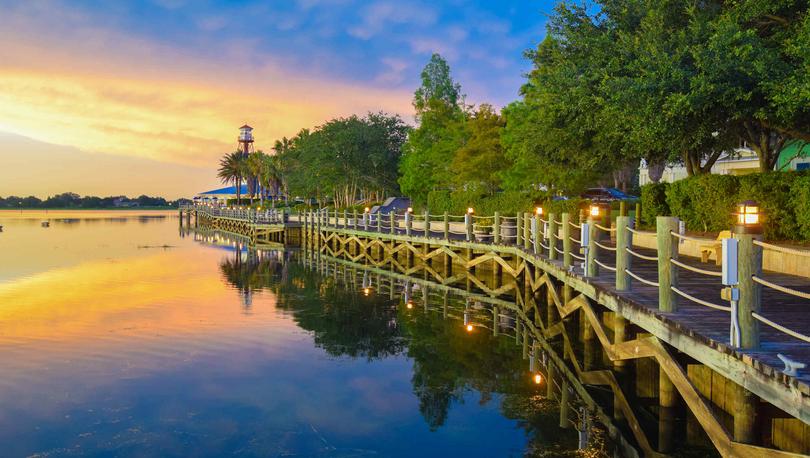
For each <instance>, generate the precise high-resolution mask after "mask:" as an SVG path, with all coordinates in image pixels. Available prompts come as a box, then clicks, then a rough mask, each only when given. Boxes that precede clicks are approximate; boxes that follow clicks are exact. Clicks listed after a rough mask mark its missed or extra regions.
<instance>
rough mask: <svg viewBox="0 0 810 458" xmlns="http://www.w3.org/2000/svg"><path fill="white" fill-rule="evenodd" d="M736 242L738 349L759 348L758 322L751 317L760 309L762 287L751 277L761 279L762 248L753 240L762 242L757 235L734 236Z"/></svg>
mask: <svg viewBox="0 0 810 458" xmlns="http://www.w3.org/2000/svg"><path fill="white" fill-rule="evenodd" d="M734 238H736V239H737V240H738V242H737V255H738V261H737V266H738V267H737V271H738V274H739V281H740V283H739V288H740V300H739V301H738V302H737V321H738V322H739V324H740V348H742V349H746V350H747V349H755V348H758V347H759V321H757V320H756V318H754V317H753V316H751V313H752V312H756V313H759V311H760V310H761V308H762V285H760V284H759V283H756V282H755V281H754V280H753V279H752V277H753V276H757V277H762V247H760V246H758V245H754V240H762V236H761V235H758V234H734Z"/></svg>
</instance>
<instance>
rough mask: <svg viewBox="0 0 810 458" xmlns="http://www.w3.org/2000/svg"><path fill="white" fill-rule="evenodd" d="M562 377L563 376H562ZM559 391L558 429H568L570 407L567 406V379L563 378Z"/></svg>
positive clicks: (569, 425)
mask: <svg viewBox="0 0 810 458" xmlns="http://www.w3.org/2000/svg"><path fill="white" fill-rule="evenodd" d="M563 377H565V376H564V375H563ZM560 391H561V393H560V428H564V429H568V428H570V427H571V420H570V418H571V416H570V414H569V410H570V407H569V405H568V379H565V378H563V382H562V384H560Z"/></svg>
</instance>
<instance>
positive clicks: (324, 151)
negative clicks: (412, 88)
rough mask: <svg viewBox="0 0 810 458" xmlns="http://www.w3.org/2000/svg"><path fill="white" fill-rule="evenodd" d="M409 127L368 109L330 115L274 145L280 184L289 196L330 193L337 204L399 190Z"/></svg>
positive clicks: (323, 197) (321, 197)
mask: <svg viewBox="0 0 810 458" xmlns="http://www.w3.org/2000/svg"><path fill="white" fill-rule="evenodd" d="M408 130H409V128H408V126H406V125H405V123H404V122H403V121H402V119H401V118H400V117H399V116H396V115H395V116H389V115H386V114H383V113H369V114H368V115H366V116H365V117H362V118H361V117H358V116H350V117H348V118H338V119H333V120H331V121H329V122H327V123H326V124H324V125H322V126H319V127H317V128H316V129H315V130H314V131H312V132H310V131H309V130H306V129H304V130H302V131H301V132H299V134H298V135H296V136H295V137H294V138H293V139H292V140H288V141H287V142H286V144H281V143H279V144H277V147H276V152H277V155H279V161H280V163H279V165H278V166H277V167H278V168H279V169H280V170H281V175H282V186H284V187H286V188H288V189H289V192H290V193H291V194H293V195H296V196H300V197H315V198H317V199H318V200H319V201H321V202H322V203H324V202H325V201H326V199H327V198H328V197H332V198H333V199H334V201H335V202H336V203H337V204H338V205H341V206H348V205H354V204H355V203H356V202H357V201H358V200H360V201H365V202H370V201H378V200H382V198H383V197H385V196H388V195H396V194H398V193H399V189H398V186H397V164H398V163H399V159H400V154H401V149H402V144H403V143H404V142H405V139H406V137H407V136H408Z"/></svg>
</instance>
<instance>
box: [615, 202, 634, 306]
mask: <svg viewBox="0 0 810 458" xmlns="http://www.w3.org/2000/svg"><path fill="white" fill-rule="evenodd" d="M629 226H630V217H628V216H620V217H618V218H616V264H615V265H616V290H617V291H628V290H629V289H630V276H629V275H627V272H625V271H626V270H627V269H630V253H628V252H627V249H628V248H630V247H632V246H633V234H631V233H630V231H628V230H627V228H628V227H629Z"/></svg>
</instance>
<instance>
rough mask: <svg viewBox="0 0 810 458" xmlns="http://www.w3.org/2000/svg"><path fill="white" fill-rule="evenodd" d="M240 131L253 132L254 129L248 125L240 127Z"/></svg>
mask: <svg viewBox="0 0 810 458" xmlns="http://www.w3.org/2000/svg"><path fill="white" fill-rule="evenodd" d="M240 129H251V130H253V128H252V127H250V126H249V125H247V124H245V125H244V126H242V127H240Z"/></svg>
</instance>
